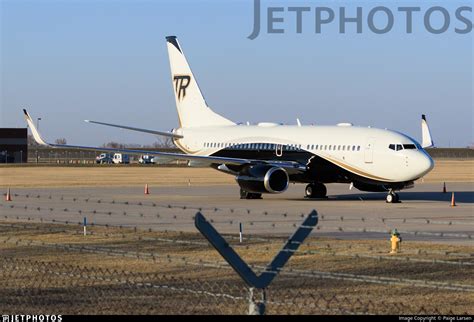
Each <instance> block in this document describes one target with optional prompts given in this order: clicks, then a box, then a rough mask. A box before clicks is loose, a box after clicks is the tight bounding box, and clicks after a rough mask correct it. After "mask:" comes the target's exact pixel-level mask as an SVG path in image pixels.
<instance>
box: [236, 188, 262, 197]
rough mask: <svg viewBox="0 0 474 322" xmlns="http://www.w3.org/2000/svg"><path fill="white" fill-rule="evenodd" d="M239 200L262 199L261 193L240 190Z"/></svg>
mask: <svg viewBox="0 0 474 322" xmlns="http://www.w3.org/2000/svg"><path fill="white" fill-rule="evenodd" d="M240 199H262V194H261V193H254V192H248V191H245V190H244V189H242V188H240Z"/></svg>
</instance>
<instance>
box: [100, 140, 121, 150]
mask: <svg viewBox="0 0 474 322" xmlns="http://www.w3.org/2000/svg"><path fill="white" fill-rule="evenodd" d="M102 147H103V148H111V149H123V148H124V147H125V146H124V145H123V144H122V143H118V142H113V141H112V142H108V143H104V144H102Z"/></svg>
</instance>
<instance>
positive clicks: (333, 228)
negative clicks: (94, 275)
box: [10, 205, 474, 239]
mask: <svg viewBox="0 0 474 322" xmlns="http://www.w3.org/2000/svg"><path fill="white" fill-rule="evenodd" d="M10 208H14V205H10ZM21 208H22V209H25V210H27V209H29V208H28V207H27V206H24V207H21ZM35 209H36V210H37V211H41V210H42V209H41V208H40V207H36V208H35ZM48 210H49V211H50V212H52V211H54V208H49V209H48ZM62 211H63V212H71V213H78V214H80V215H83V214H86V213H90V214H107V215H109V216H111V215H112V214H117V213H114V212H112V211H107V212H101V211H97V210H89V211H84V212H83V211H82V210H72V209H68V208H64V209H62ZM122 215H123V216H127V215H128V216H133V217H145V215H144V214H143V213H140V214H138V215H137V216H136V215H133V214H127V212H123V213H122ZM302 216H304V215H303V214H302ZM147 217H149V218H152V217H153V218H156V219H158V218H160V214H155V215H150V216H147ZM170 219H171V218H170ZM173 219H177V217H176V215H174V217H173ZM180 219H182V217H181V218H180ZM190 220H194V216H191V217H190ZM210 221H211V223H215V224H230V225H233V224H234V220H225V221H218V220H214V219H210ZM235 222H237V221H235ZM239 222H242V220H241V219H239ZM270 222H271V223H272V224H271V225H270V226H271V227H273V228H275V227H276V223H277V222H276V221H264V222H262V221H259V220H253V221H251V222H250V225H251V226H252V225H254V224H255V223H270ZM286 222H293V225H292V226H293V227H296V226H297V224H296V222H294V221H291V220H289V221H286ZM278 223H281V221H279V222H278ZM159 224H160V225H166V224H168V225H187V224H189V223H187V222H169V223H167V222H159ZM316 230H329V231H339V232H361V233H380V234H387V233H388V232H390V229H386V230H380V229H373V228H368V227H360V228H356V227H350V228H345V227H343V226H326V225H323V224H319V225H318V226H317V227H316ZM399 232H400V233H403V234H410V235H414V236H426V237H439V238H443V237H447V238H449V237H451V238H466V239H473V238H474V235H473V234H462V233H450V232H426V231H417V230H416V231H408V230H399Z"/></svg>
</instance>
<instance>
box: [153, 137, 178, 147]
mask: <svg viewBox="0 0 474 322" xmlns="http://www.w3.org/2000/svg"><path fill="white" fill-rule="evenodd" d="M153 148H155V149H157V148H165V149H173V148H176V145H175V144H174V142H173V139H172V138H169V137H164V138H162V139H159V140H158V141H156V142H154V143H153Z"/></svg>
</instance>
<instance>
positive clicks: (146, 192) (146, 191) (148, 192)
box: [145, 183, 150, 195]
mask: <svg viewBox="0 0 474 322" xmlns="http://www.w3.org/2000/svg"><path fill="white" fill-rule="evenodd" d="M145 194H146V195H149V194H150V190H148V183H147V184H146V185H145Z"/></svg>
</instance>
